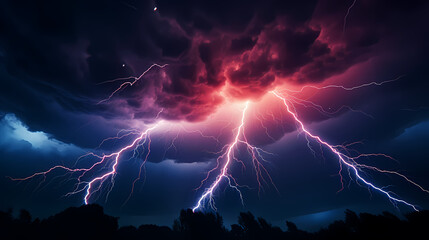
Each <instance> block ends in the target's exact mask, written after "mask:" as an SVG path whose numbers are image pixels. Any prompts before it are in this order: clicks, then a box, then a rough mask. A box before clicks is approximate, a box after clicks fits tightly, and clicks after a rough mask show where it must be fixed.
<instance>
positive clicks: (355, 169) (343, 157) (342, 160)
mask: <svg viewBox="0 0 429 240" xmlns="http://www.w3.org/2000/svg"><path fill="white" fill-rule="evenodd" d="M271 93H272V94H274V96H276V97H277V98H279V99H280V100H282V101H283V103H284V105H285V107H286V110H287V112H288V113H289V114H290V115H291V116H292V117H293V119H294V120H295V122H296V123H298V126H299V128H300V129H301V130H302V131H303V132H304V133H305V134H306V135H307V136H309V137H311V138H312V139H314V140H316V141H317V142H318V143H319V144H321V145H323V146H325V147H327V148H328V149H329V150H330V151H331V152H332V153H334V154H335V155H336V156H337V157H338V159H339V160H340V164H341V165H345V166H347V167H348V168H349V169H351V170H352V171H353V172H354V174H355V176H356V178H357V179H358V180H360V181H361V182H363V183H364V184H365V185H367V186H368V187H370V188H372V189H374V190H376V191H378V192H380V193H383V194H384V195H386V196H387V197H388V198H389V199H390V200H392V201H393V202H396V203H402V204H405V205H407V206H409V207H411V208H413V209H414V210H415V211H418V209H417V207H416V206H415V205H413V204H411V203H408V202H406V201H405V200H402V199H400V198H397V197H394V196H393V195H392V193H390V192H388V191H386V190H384V189H383V188H382V187H378V186H376V185H374V184H373V183H371V182H369V181H367V180H366V179H365V178H363V177H362V176H361V175H360V171H359V167H367V166H366V165H358V164H355V163H354V161H351V160H353V158H352V157H349V156H347V155H345V154H343V153H341V152H339V150H337V149H336V148H335V147H334V146H333V145H331V144H329V143H327V142H326V141H324V140H323V139H322V138H321V137H319V136H317V135H314V134H312V133H311V132H310V131H308V130H307V128H306V127H305V125H304V123H303V122H302V121H301V120H300V119H299V118H298V116H297V114H296V113H295V112H294V111H292V109H291V107H290V103H288V100H287V99H286V98H284V97H282V96H281V95H279V94H278V93H277V92H275V91H271ZM373 169H375V170H378V171H381V172H386V173H393V172H392V171H382V170H380V169H377V168H373ZM340 171H341V170H340ZM394 173H395V174H397V175H399V176H401V177H403V178H405V180H407V181H408V182H410V183H412V184H413V185H416V186H418V187H419V188H420V189H423V187H421V186H420V185H418V184H417V183H415V182H413V181H411V180H409V179H408V178H406V177H405V176H403V175H402V174H399V173H396V172H394ZM423 190H424V191H426V192H427V190H425V189H423Z"/></svg>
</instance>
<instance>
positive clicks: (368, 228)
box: [0, 204, 429, 240]
mask: <svg viewBox="0 0 429 240" xmlns="http://www.w3.org/2000/svg"><path fill="white" fill-rule="evenodd" d="M285 224H286V229H287V230H286V231H283V230H282V229H281V228H280V227H277V226H272V225H271V224H270V223H269V222H267V221H266V220H265V219H264V218H260V217H258V218H257V217H255V216H254V215H253V214H252V213H250V212H243V213H240V215H239V216H238V221H237V223H236V224H232V225H231V227H230V229H227V228H226V227H225V226H224V224H223V220H222V217H221V216H220V215H219V214H217V213H216V214H215V213H201V212H196V213H194V212H192V210H190V209H187V210H182V211H181V212H180V215H179V217H178V218H177V219H176V220H175V221H174V223H173V225H172V227H167V226H157V225H151V224H144V225H141V226H139V227H134V226H124V227H119V226H118V218H117V217H112V216H109V215H106V214H105V213H104V211H103V208H102V207H101V206H99V205H96V204H91V205H86V206H81V207H77V208H76V207H71V208H68V209H66V210H64V211H62V212H60V213H58V214H55V215H53V216H51V217H49V218H47V219H43V220H40V219H38V218H36V219H34V220H33V219H32V217H31V215H30V213H29V212H28V211H27V210H21V211H20V213H19V215H18V216H17V217H16V218H15V217H13V214H12V210H9V211H6V212H3V211H0V239H148V240H152V239H180V240H181V239H190V240H193V239H195V240H197V239H198V240H200V239H217V240H219V239H226V240H229V239H237V240H241V239H250V240H253V239H254V240H256V239H263V240H265V239H268V240H269V239H290V240H295V239H334V240H335V239H347V240H349V239H350V240H353V239H425V237H424V236H425V235H426V230H427V229H426V228H427V227H429V211H426V210H425V211H420V212H413V213H409V214H406V215H405V218H404V219H399V218H398V217H397V216H395V215H393V214H391V213H389V212H383V213H382V214H381V215H373V214H369V213H360V214H356V213H355V212H353V211H350V210H346V211H345V218H344V220H339V221H335V222H333V223H331V224H329V225H328V226H327V227H325V228H322V229H320V230H319V231H317V232H306V231H303V230H300V229H298V227H297V226H296V225H295V224H294V223H293V222H289V221H286V222H285Z"/></svg>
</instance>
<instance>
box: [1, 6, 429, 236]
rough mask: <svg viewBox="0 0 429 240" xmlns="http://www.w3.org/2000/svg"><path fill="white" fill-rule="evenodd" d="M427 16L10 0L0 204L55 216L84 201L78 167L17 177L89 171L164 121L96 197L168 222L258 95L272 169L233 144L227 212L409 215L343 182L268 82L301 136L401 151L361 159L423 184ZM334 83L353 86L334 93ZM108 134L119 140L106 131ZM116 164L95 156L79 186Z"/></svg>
mask: <svg viewBox="0 0 429 240" xmlns="http://www.w3.org/2000/svg"><path fill="white" fill-rule="evenodd" d="M428 12H429V4H428V3H427V1H424V0H422V1H388V0H382V1H371V0H356V1H353V0H331V1H329V0H323V1H311V0H308V1H284V0H279V1H273V0H265V1H252V0H247V1H231V0H229V1H223V0H218V1H190V0H189V1H162V0H159V1H137V0H136V1H132V0H124V1H119V0H118V1H114V0H104V1H87V0H85V1H81V0H73V1H68V0H67V1H44V0H41V1H34V0H32V1H29V0H28V1H27V0H13V1H8V0H3V1H1V2H0V81H1V85H0V133H1V134H0V196H1V198H0V209H1V210H6V209H8V208H11V207H12V208H14V209H19V208H25V209H28V210H29V211H30V212H31V213H32V214H33V215H35V216H40V217H46V216H49V215H52V214H53V213H56V212H58V211H61V210H63V209H64V208H66V207H70V206H80V205H82V204H83V203H84V195H85V191H86V190H87V185H85V184H83V185H76V184H77V183H78V182H77V181H78V180H77V178H78V177H79V175H80V174H79V173H73V172H68V171H66V170H64V169H55V170H53V171H52V172H50V173H49V174H46V175H45V176H44V175H37V176H35V177H34V178H31V179H28V180H25V181H19V180H12V179H14V178H25V177H28V176H31V175H32V174H34V173H37V172H42V171H46V170H48V169H49V168H51V167H53V166H55V165H61V166H65V167H68V168H73V169H76V168H89V167H90V166H91V165H93V164H94V163H96V162H97V161H99V159H98V158H96V157H93V156H86V157H83V158H79V157H80V156H82V155H85V154H87V153H89V152H91V153H94V154H98V155H99V156H102V155H103V154H105V155H107V154H111V153H114V152H117V151H119V150H120V149H121V148H123V147H125V146H127V145H129V144H131V143H132V142H133V140H134V139H135V138H136V137H138V135H139V134H140V133H141V132H142V131H145V130H146V129H148V128H149V127H151V126H154V125H155V124H157V123H159V122H160V121H161V122H162V126H160V127H158V128H155V129H154V130H153V131H152V132H151V133H150V140H149V139H146V141H145V142H143V141H142V142H141V146H140V147H138V148H136V150H133V149H134V148H132V149H130V150H128V151H124V153H123V155H121V157H120V158H119V163H118V166H117V174H116V175H115V177H114V179H113V180H114V184H113V181H111V180H112V178H111V177H109V178H108V179H107V180H106V181H105V182H104V183H103V184H101V185H100V184H96V185H95V186H94V188H97V187H99V189H98V191H96V192H95V193H94V194H93V195H91V197H90V198H89V202H90V203H98V204H100V205H102V206H103V207H104V208H105V210H106V212H107V213H109V214H112V215H115V216H119V217H120V218H121V220H120V221H121V223H122V224H136V225H138V224H142V223H154V224H163V225H171V224H172V222H173V219H174V218H176V217H177V216H178V214H179V211H180V209H184V208H192V207H193V206H195V204H196V202H197V200H198V199H199V197H200V196H201V195H202V194H203V192H204V190H205V189H206V188H208V187H209V186H210V184H211V183H212V182H213V181H214V180H215V178H216V175H217V174H219V172H220V171H219V170H220V168H218V169H217V170H215V171H213V172H212V174H210V176H209V178H208V179H207V182H205V183H203V185H202V187H201V188H199V189H196V188H198V186H200V184H201V181H202V180H203V179H204V178H205V177H206V175H207V173H208V172H209V171H210V170H211V169H213V168H215V167H216V164H217V159H218V157H219V156H221V155H222V153H224V152H225V147H224V146H230V145H228V144H231V143H232V141H233V140H234V138H235V135H236V134H237V129H238V127H239V125H240V119H241V116H242V113H243V108H244V105H245V103H246V101H248V102H249V103H248V106H249V107H248V109H247V110H246V112H245V122H244V127H243V133H242V134H241V135H240V137H241V138H242V140H243V141H244V136H245V139H246V141H247V142H248V143H249V144H251V145H252V146H255V147H258V148H259V149H262V150H263V151H264V152H263V154H262V155H263V156H264V158H265V160H266V161H263V160H262V161H261V164H262V166H263V167H264V169H265V170H266V171H265V170H263V171H262V173H261V176H262V177H263V179H262V180H261V179H260V178H258V176H259V175H258V174H257V172H255V169H254V167H253V164H252V159H251V157H249V153H248V152H247V150H246V147H245V146H243V144H242V143H241V144H237V146H234V157H235V160H234V159H233V160H232V163H231V165H230V168H229V169H228V174H231V176H232V177H234V179H235V180H236V182H237V184H239V185H240V187H239V189H240V190H241V193H242V196H243V204H242V203H241V200H240V196H239V194H238V192H237V191H236V190H235V189H234V188H231V187H228V184H227V181H226V179H223V181H222V182H221V183H220V185H219V186H218V187H217V188H216V190H215V191H214V195H213V196H214V200H215V203H216V208H217V211H218V212H219V213H220V214H221V215H222V216H223V217H224V219H225V222H226V223H227V224H228V223H231V222H235V220H236V217H237V215H238V213H239V212H242V211H251V212H252V213H254V214H255V215H256V216H262V217H264V218H266V219H267V220H268V221H270V222H272V223H273V224H276V225H281V226H282V225H284V223H283V222H284V220H285V219H291V220H293V221H296V223H297V225H298V227H300V226H302V227H303V228H305V227H307V228H311V227H312V224H313V223H314V224H317V223H318V222H324V221H330V220H332V219H333V218H337V217H341V216H342V212H343V211H344V210H345V209H351V210H354V211H357V212H361V211H364V212H371V213H380V212H382V211H390V212H393V213H396V214H401V213H407V212H410V211H413V209H412V208H410V207H408V206H406V205H404V204H400V203H397V204H396V206H395V204H394V202H393V204H392V202H391V201H389V199H388V198H387V197H386V195H384V194H382V193H380V192H377V191H375V190H370V189H369V188H368V187H367V186H365V184H363V183H362V182H359V181H356V176H355V175H354V173H353V171H348V169H347V167H346V166H343V169H342V171H341V175H342V178H343V183H344V189H343V190H341V176H340V175H339V171H340V165H339V161H338V158H336V156H335V154H333V153H332V152H330V151H329V149H328V148H326V146H320V145H319V144H318V143H317V142H316V141H314V139H310V138H308V136H307V137H306V134H305V133H303V132H302V131H300V129H299V126H298V125H297V123H296V122H295V121H294V120H293V118H292V117H291V115H290V114H288V112H287V111H286V109H285V105H283V103H282V101H280V100H279V99H278V98H276V97H275V96H274V95H273V94H270V91H273V90H275V91H277V92H279V93H282V94H283V96H285V97H286V98H288V99H289V100H290V101H291V104H293V106H294V111H295V112H296V113H297V115H298V116H299V118H300V119H301V120H302V122H303V123H304V124H305V126H306V127H307V129H308V130H309V131H311V132H312V133H313V134H317V135H318V136H320V137H321V138H322V139H323V140H324V141H326V142H328V143H330V144H332V145H343V146H348V154H350V155H353V156H356V155H358V154H359V153H383V154H387V155H389V156H391V157H392V159H391V158H386V157H381V156H373V157H363V158H359V159H357V160H356V162H357V163H359V164H366V165H371V166H376V167H377V168H379V169H384V170H391V171H396V172H398V173H400V174H403V175H404V176H406V177H407V178H408V179H410V180H412V181H413V182H415V183H418V184H419V185H420V186H422V187H423V188H426V189H427V188H429V178H428V177H427V171H428V170H429V158H428V157H427V156H429V145H428V143H429V94H428V91H429V81H428V77H429V74H428V72H427V66H428V63H429V62H428V60H427V56H428V55H429V47H428V46H427V43H428V42H429V28H428V27H427V25H428V24H429V15H428V14H427V13H428ZM152 64H158V65H156V66H152ZM151 66H152V67H151ZM150 67H151V68H150ZM148 68H150V70H149V71H147V73H146V74H145V75H144V76H142V77H141V78H138V81H136V83H135V84H133V85H132V86H131V85H129V84H128V85H124V86H123V87H120V86H121V84H122V83H125V82H127V81H128V82H132V81H133V80H134V79H133V78H128V79H125V78H127V77H130V76H136V77H138V76H140V75H141V74H142V73H143V72H145V71H146V70H148ZM391 80H392V81H391ZM371 83H372V84H371ZM374 83H377V84H374ZM380 83H382V84H380ZM333 85H335V86H344V87H345V88H346V89H342V88H338V87H328V88H326V86H333ZM304 86H307V87H304ZM308 86H312V87H308ZM354 86H362V87H360V88H356V89H353V90H351V89H350V88H352V87H354ZM303 87H304V88H303ZM314 87H317V88H322V89H316V88H314ZM324 87H325V88H324ZM118 88H120V90H119V91H117V92H116V91H115V90H117V89H118ZM300 90H302V91H300ZM113 93H114V94H113ZM115 136H123V137H122V138H120V139H110V140H107V141H104V142H103V139H108V138H112V137H115ZM149 141H150V146H149V145H148V144H149ZM101 143H102V144H101ZM352 143H354V144H352ZM350 144H351V145H350ZM149 147H150V152H148V148H149ZM344 151H345V150H344ZM146 156H147V159H146ZM145 159H146V160H147V161H146V163H145V164H144V168H142V171H141V176H140V178H139V179H138V175H139V172H140V166H141V164H142V162H143V161H144V160H145ZM225 160H226V158H220V159H219V161H218V162H219V164H220V166H221V167H222V166H223V164H224V163H225ZM243 164H244V165H245V167H243ZM112 165H113V162H112V161H106V162H104V163H103V164H100V166H97V167H96V168H95V169H93V170H91V171H90V172H88V173H87V174H85V175H84V176H83V177H82V179H81V181H83V182H84V183H85V182H86V183H87V182H89V181H91V179H93V178H94V177H99V176H101V175H103V174H104V173H106V172H108V171H109V170H110V169H111V168H112ZM261 176H259V177H261ZM362 177H365V179H367V180H368V181H371V182H372V183H374V184H375V185H377V186H383V187H386V188H383V189H386V191H391V192H394V193H392V194H393V196H396V197H399V198H400V199H403V200H405V201H407V202H409V203H412V204H413V205H416V206H417V208H418V209H428V208H429V201H428V200H429V194H428V193H425V192H424V191H421V189H419V188H418V187H417V186H415V185H413V184H410V183H408V182H407V181H405V179H404V178H402V177H400V176H398V175H395V174H386V173H380V172H376V171H373V170H369V169H363V172H362ZM11 178H12V179H11ZM270 178H271V180H272V182H271V180H270ZM135 179H137V180H138V181H136V182H135V184H134V190H133V194H132V195H130V193H131V191H132V185H133V182H134V180H135ZM258 179H259V182H260V183H261V184H260V185H259V184H258ZM264 179H265V181H264ZM339 190H341V191H339ZM73 191H77V192H75V193H74V194H68V193H71V192H73ZM201 210H202V211H213V209H211V208H210V207H209V206H207V205H206V207H205V208H202V209H201Z"/></svg>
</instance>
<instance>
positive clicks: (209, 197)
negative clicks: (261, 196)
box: [192, 101, 277, 212]
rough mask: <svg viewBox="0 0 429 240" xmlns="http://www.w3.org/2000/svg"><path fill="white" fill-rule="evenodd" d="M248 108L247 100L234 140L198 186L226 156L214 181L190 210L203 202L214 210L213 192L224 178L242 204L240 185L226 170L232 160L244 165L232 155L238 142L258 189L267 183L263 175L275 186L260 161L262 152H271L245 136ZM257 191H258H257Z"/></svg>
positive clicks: (196, 208) (203, 204)
mask: <svg viewBox="0 0 429 240" xmlns="http://www.w3.org/2000/svg"><path fill="white" fill-rule="evenodd" d="M248 108H249V101H247V102H246V104H245V107H244V108H243V110H242V113H241V121H240V125H239V126H238V127H237V132H236V134H235V137H234V140H233V141H232V143H230V144H229V145H226V146H225V147H224V148H223V149H225V148H226V151H225V152H224V153H223V154H222V155H221V156H220V157H218V158H217V163H218V164H217V166H216V167H215V168H213V169H211V170H210V171H209V172H208V173H207V176H206V178H205V179H203V181H202V182H201V185H200V187H201V186H202V185H203V184H204V182H206V181H207V180H208V178H209V176H210V174H211V173H212V172H214V171H215V170H216V169H218V168H219V166H220V163H219V161H220V160H221V159H223V158H226V161H225V163H224V165H223V167H222V169H221V171H220V173H219V174H218V175H217V176H216V178H215V180H214V182H213V183H212V184H211V185H210V187H208V188H206V189H205V191H204V192H203V193H202V195H201V196H200V198H199V199H198V201H197V203H196V204H195V206H193V207H192V211H194V212H195V211H197V210H198V209H201V208H203V207H204V206H205V203H208V204H209V206H210V207H211V208H212V209H215V210H216V206H215V204H214V197H213V194H214V191H215V190H216V189H217V188H218V187H219V185H220V183H221V182H222V180H223V179H226V181H227V182H228V185H229V187H231V188H232V189H234V190H236V191H237V192H238V194H239V197H240V200H241V203H242V204H244V201H243V195H242V193H241V191H240V189H239V187H240V186H239V185H238V184H237V181H236V180H235V178H234V177H233V176H232V175H231V173H229V172H228V171H229V169H230V165H231V164H232V161H233V160H235V161H237V162H239V163H241V164H242V165H243V167H244V166H245V165H244V163H243V162H242V161H241V160H239V159H238V158H237V157H236V156H235V155H234V150H235V149H236V148H237V146H238V144H240V143H241V144H244V145H245V146H246V148H247V151H248V153H249V155H250V156H251V159H252V165H253V167H254V169H255V171H256V180H257V182H258V187H259V188H258V190H259V191H260V189H261V187H262V182H265V183H267V181H266V179H265V178H264V175H265V176H266V177H267V178H268V180H269V181H270V183H271V184H272V185H273V186H274V187H275V184H274V182H273V180H272V178H271V177H270V175H269V174H268V171H267V170H266V169H265V167H264V166H263V165H262V163H261V160H262V161H265V159H264V157H263V154H271V153H268V152H266V151H264V150H262V149H260V148H257V147H255V146H253V145H251V144H250V143H249V142H248V140H247V138H246V135H245V129H244V127H245V119H246V111H247V109H248ZM275 188H276V187H275ZM276 190H277V188H276ZM259 191H258V193H259Z"/></svg>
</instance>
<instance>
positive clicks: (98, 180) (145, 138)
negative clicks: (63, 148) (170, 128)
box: [9, 121, 161, 204]
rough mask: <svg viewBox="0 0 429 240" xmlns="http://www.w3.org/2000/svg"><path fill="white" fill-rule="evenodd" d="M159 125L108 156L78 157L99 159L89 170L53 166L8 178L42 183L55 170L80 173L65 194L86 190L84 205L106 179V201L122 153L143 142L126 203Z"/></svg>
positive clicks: (88, 154)
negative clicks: (95, 172) (143, 152)
mask: <svg viewBox="0 0 429 240" xmlns="http://www.w3.org/2000/svg"><path fill="white" fill-rule="evenodd" d="M160 124H161V121H159V122H158V123H156V124H154V125H153V126H151V127H149V128H147V129H146V130H145V131H143V132H141V133H140V134H139V136H138V137H136V138H134V140H133V141H132V142H131V143H130V144H129V145H127V146H125V147H123V148H121V149H120V150H119V151H117V152H114V153H111V154H108V155H102V156H100V155H97V154H95V153H92V152H90V153H87V154H85V155H83V156H81V157H79V158H78V161H79V160H80V159H82V158H84V157H87V156H92V157H95V158H98V159H99V161H97V162H96V163H94V164H93V165H91V166H90V167H89V168H69V167H66V166H63V165H57V166H54V167H52V168H50V169H48V170H47V171H43V172H37V173H34V174H33V175H31V176H28V177H25V178H10V177H9V178H10V179H11V180H14V181H26V180H30V179H32V178H35V177H37V176H43V181H45V179H46V176H47V175H48V174H49V173H52V172H53V171H54V170H57V169H63V170H65V171H66V172H67V173H70V174H73V173H77V172H80V175H79V176H78V177H77V183H76V185H75V189H74V190H73V191H72V192H69V193H67V194H66V196H69V195H72V194H76V193H79V192H82V191H85V189H86V191H85V195H84V198H83V201H84V203H85V204H88V203H89V200H90V198H91V196H92V195H93V194H94V193H95V192H97V191H99V190H100V189H101V187H102V185H103V183H104V182H105V181H106V180H107V179H110V180H111V184H112V185H111V187H110V189H109V191H108V192H107V197H106V199H107V198H108V195H109V194H110V191H111V190H112V188H113V186H114V183H115V181H114V178H115V176H116V174H117V167H118V165H119V162H120V160H121V157H122V155H123V153H124V152H126V151H127V150H129V149H132V148H134V149H135V148H137V147H139V146H141V145H143V144H144V143H145V142H148V144H147V148H148V149H147V153H146V156H145V158H144V160H143V162H142V163H141V166H140V171H139V175H138V177H137V178H136V179H135V180H134V182H133V187H132V189H131V193H130V196H129V197H128V198H127V201H128V199H129V198H130V197H131V194H132V192H133V190H134V185H135V183H136V182H137V181H138V180H140V178H141V172H142V168H143V166H144V164H145V163H146V161H147V159H148V156H149V154H150V142H151V140H150V132H152V131H153V130H154V129H156V128H157V127H158V126H159V125H160ZM132 133H135V130H133V132H132ZM125 135H127V136H128V135H130V134H129V133H128V134H125ZM122 137H123V136H120V137H118V136H117V137H114V138H108V139H105V140H103V142H102V143H104V142H105V141H106V140H110V139H118V138H122ZM112 159H113V160H112ZM109 160H112V161H109ZM76 163H77V161H76ZM108 164H110V165H111V167H110V168H109V171H107V172H105V173H104V174H101V175H100V176H98V177H94V178H92V179H90V180H89V181H83V180H82V178H83V177H84V176H85V175H86V174H88V173H89V172H90V171H92V170H95V169H96V168H97V167H98V166H102V165H103V166H104V167H106V165H108ZM75 165H76V164H75ZM43 181H42V182H43ZM42 182H41V183H42ZM39 185H40V184H39Z"/></svg>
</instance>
